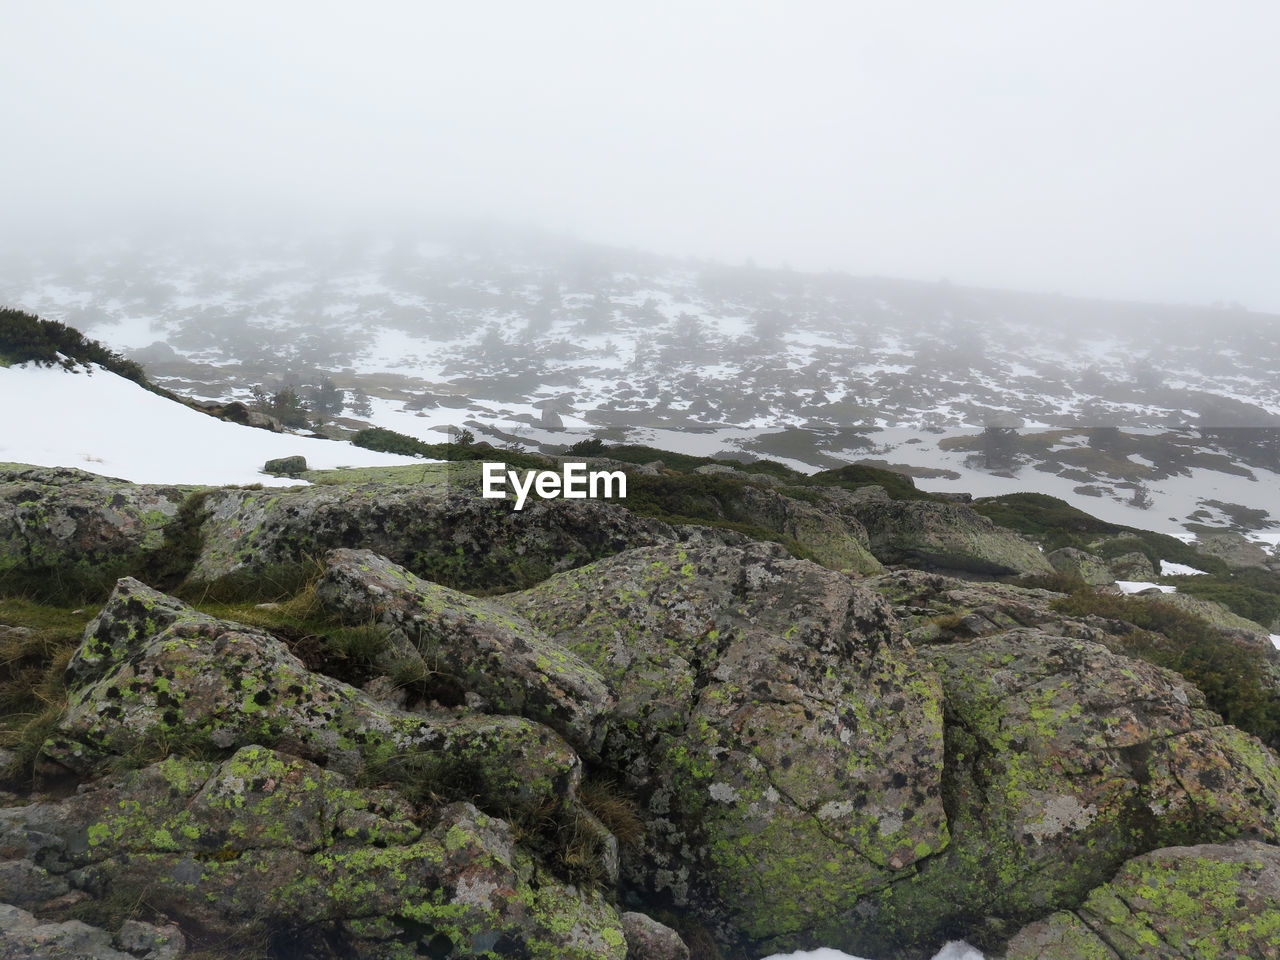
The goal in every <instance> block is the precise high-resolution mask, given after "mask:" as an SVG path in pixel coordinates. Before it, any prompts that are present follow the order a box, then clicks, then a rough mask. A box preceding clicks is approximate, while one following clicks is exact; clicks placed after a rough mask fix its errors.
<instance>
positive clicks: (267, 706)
mask: <svg viewBox="0 0 1280 960" xmlns="http://www.w3.org/2000/svg"><path fill="white" fill-rule="evenodd" d="M68 679H69V680H70V682H71V685H70V697H69V700H68V705H67V710H66V713H65V715H64V716H63V718H62V720H61V721H60V722H59V724H58V726H57V728H56V730H55V732H54V734H53V735H52V736H51V737H50V738H49V740H48V742H47V743H46V744H45V746H44V751H43V752H44V755H45V757H47V758H48V759H49V760H52V761H56V762H58V763H60V764H62V765H63V766H65V767H67V768H69V769H71V770H74V771H76V772H77V773H79V774H88V773H91V772H93V771H95V770H99V769H101V768H102V767H103V764H104V762H105V761H109V760H112V759H113V758H136V757H139V756H142V757H145V756H147V755H148V753H152V754H154V753H155V752H157V751H160V752H165V751H168V750H172V749H179V750H182V751H185V752H197V753H208V752H213V753H217V752H218V751H226V750H230V749H234V748H236V747H240V746H244V745H247V744H266V745H269V746H270V745H283V746H286V747H287V748H288V749H289V750H291V751H292V752H294V753H296V754H297V755H299V756H301V757H303V758H307V759H312V760H315V761H317V762H324V763H325V764H326V765H328V766H329V767H331V768H333V769H338V770H342V771H344V772H346V773H349V774H352V775H355V774H360V773H369V774H370V775H374V776H381V777H384V778H387V777H400V778H404V777H412V778H415V779H417V780H419V781H421V785H422V786H423V787H425V788H427V789H432V790H434V791H436V792H439V793H443V794H446V795H447V794H448V793H450V791H451V788H452V786H453V785H452V784H451V780H457V781H458V782H460V783H463V784H465V785H466V786H467V788H468V789H469V790H478V791H479V793H480V794H481V795H483V796H485V797H486V798H487V799H488V800H489V801H491V802H492V803H493V804H495V805H497V806H500V805H503V804H508V805H514V806H516V807H528V806H538V805H540V804H544V803H547V802H549V801H550V802H555V803H563V802H567V801H568V800H569V799H571V798H572V795H573V791H574V788H575V785H576V783H577V781H578V778H579V776H580V767H581V764H580V761H579V759H578V757H577V755H576V754H575V753H574V752H573V750H572V749H571V748H570V747H569V745H568V744H566V743H565V742H564V741H563V740H562V739H561V738H560V737H559V735H557V734H556V733H555V732H554V731H552V730H550V729H549V728H546V727H543V726H540V725H538V724H534V723H531V722H530V721H527V720H523V719H521V718H518V717H512V716H488V715H484V714H476V713H449V712H441V713H438V714H436V715H432V716H425V715H421V714H415V713H408V712H405V711H399V710H394V709H391V708H388V707H386V706H384V705H381V704H379V703H376V702H375V701H374V700H372V699H371V698H370V697H368V696H367V695H365V694H364V693H362V692H361V691H359V690H356V689H354V688H352V687H350V686H348V685H347V684H345V683H342V682H341V681H339V680H335V679H333V678H332V677H328V676H325V675H323V674H319V673H313V672H312V671H310V670H308V669H307V668H306V667H305V666H304V665H303V663H302V661H300V660H299V659H298V658H297V657H296V656H294V655H293V654H292V653H291V652H290V651H289V650H288V648H287V647H285V645H284V644H283V643H281V642H280V641H279V640H276V639H275V638H274V637H272V636H270V635H268V634H266V633H264V632H262V631H260V630H255V629H253V628H251V627H246V626H243V625H241V624H235V623H230V622H228V621H222V620H216V619H214V618H212V617H207V616H204V615H202V614H198V613H196V612H195V611H192V610H191V609H190V608H189V607H187V606H186V605H185V604H182V603H181V602H180V601H176V600H173V599H172V598H162V599H161V598H160V597H158V596H157V594H156V593H155V591H151V590H150V589H149V588H147V587H145V586H143V585H141V584H139V583H137V582H136V581H133V580H128V579H126V580H122V581H121V582H120V584H119V585H118V586H117V588H116V591H115V592H114V593H113V594H112V596H111V599H110V601H109V602H108V603H107V606H106V608H105V610H104V612H103V615H102V616H100V617H99V618H98V619H97V620H95V621H94V622H93V623H91V624H90V625H89V628H88V630H87V635H86V639H85V643H84V645H83V646H82V648H81V651H80V652H79V653H78V654H77V656H76V658H75V663H73V665H72V667H71V669H70V670H69V672H68Z"/></svg>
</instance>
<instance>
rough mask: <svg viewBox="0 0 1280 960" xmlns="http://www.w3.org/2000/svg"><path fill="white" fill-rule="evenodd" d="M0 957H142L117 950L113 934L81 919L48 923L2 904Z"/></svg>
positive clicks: (84, 959) (11, 959)
mask: <svg viewBox="0 0 1280 960" xmlns="http://www.w3.org/2000/svg"><path fill="white" fill-rule="evenodd" d="M0 960H138V958H137V957H136V956H134V955H133V954H129V953H122V952H121V951H119V950H116V949H115V947H114V946H113V945H112V942H111V934H109V933H107V931H105V930H102V929H100V928H98V927H91V926H89V924H87V923H81V922H80V921H79V920H68V921H66V922H64V923H47V922H44V921H42V920H39V919H37V918H36V917H34V916H32V915H31V914H30V913H28V912H27V911H25V910H23V909H21V908H19V907H15V906H12V905H11V904H7V903H0Z"/></svg>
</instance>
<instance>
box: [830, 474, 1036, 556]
mask: <svg viewBox="0 0 1280 960" xmlns="http://www.w3.org/2000/svg"><path fill="white" fill-rule="evenodd" d="M864 489H865V488H864ZM853 509H854V514H855V516H856V517H857V518H858V519H859V520H860V521H861V522H862V525H863V526H864V527H865V528H866V531H867V535H868V537H869V541H870V546H871V552H872V553H873V554H874V555H875V557H876V559H877V560H879V561H880V562H881V563H908V564H912V565H924V566H928V567H934V568H940V569H944V570H961V571H966V572H970V573H980V574H992V575H1000V574H1027V573H1050V572H1052V570H1053V568H1052V567H1051V566H1050V565H1049V562H1048V561H1047V560H1046V559H1045V558H1044V555H1043V554H1042V553H1040V551H1039V550H1037V549H1036V547H1035V545H1034V544H1032V543H1030V542H1029V541H1027V540H1025V539H1023V538H1022V537H1021V536H1019V535H1018V534H1016V533H1014V532H1013V531H1012V530H1007V529H1005V528H1004V527H998V526H996V525H995V524H994V523H992V522H991V520H989V519H988V518H987V517H984V516H982V515H981V514H978V513H976V512H975V511H974V510H972V509H971V508H969V507H966V506H964V505H963V504H959V503H936V502H932V501H926V500H888V499H885V500H880V499H877V498H873V497H870V496H868V497H867V498H866V499H864V500H863V501H862V502H861V503H857V504H855V505H854V508H853Z"/></svg>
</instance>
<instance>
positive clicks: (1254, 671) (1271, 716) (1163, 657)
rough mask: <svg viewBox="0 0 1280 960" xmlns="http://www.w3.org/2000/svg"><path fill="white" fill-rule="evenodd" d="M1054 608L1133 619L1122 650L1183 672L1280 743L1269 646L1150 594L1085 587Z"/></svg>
mask: <svg viewBox="0 0 1280 960" xmlns="http://www.w3.org/2000/svg"><path fill="white" fill-rule="evenodd" d="M1053 608H1054V609H1055V610H1057V611H1059V612H1061V613H1065V614H1068V615H1069V616H1073V617H1084V616H1089V615H1093V616H1099V617H1105V618H1107V619H1111V620H1123V621H1125V622H1126V623H1130V624H1132V625H1133V626H1134V627H1136V628H1137V629H1136V630H1133V631H1131V632H1130V633H1128V634H1126V635H1125V636H1123V637H1121V638H1120V640H1119V645H1120V648H1121V649H1120V652H1122V653H1124V654H1125V655H1126V656H1131V657H1136V658H1138V659H1141V660H1146V661H1147V662H1149V663H1154V664H1156V665H1157V666H1161V667H1166V668H1168V669H1170V670H1174V671H1176V672H1177V673H1180V674H1182V676H1184V677H1186V678H1187V680H1189V681H1190V682H1191V683H1193V684H1195V685H1196V686H1197V687H1198V688H1199V689H1200V691H1201V692H1202V693H1203V694H1204V696H1205V700H1206V702H1207V703H1208V704H1209V707H1210V709H1212V710H1215V711H1217V712H1218V713H1219V714H1220V715H1221V716H1222V718H1223V720H1225V721H1226V722H1227V723H1230V724H1233V725H1235V726H1237V727H1239V728H1240V729H1241V730H1245V731H1247V732H1249V733H1252V734H1253V735H1254V736H1256V737H1258V738H1259V739H1261V740H1262V741H1263V742H1264V743H1266V744H1268V745H1269V746H1272V747H1275V746H1277V745H1280V694H1277V692H1276V691H1274V690H1271V689H1268V688H1267V686H1266V685H1265V684H1264V681H1263V678H1264V677H1266V676H1267V675H1268V672H1269V668H1268V664H1267V660H1266V654H1265V653H1264V652H1263V651H1261V650H1258V649H1255V648H1254V647H1252V646H1250V645H1248V644H1246V643H1238V642H1234V641H1232V640H1230V639H1229V638H1227V637H1225V636H1224V635H1223V634H1221V633H1220V632H1218V631H1217V630H1215V629H1214V628H1213V627H1212V626H1211V625H1210V623H1209V622H1208V621H1207V620H1205V619H1204V618H1203V617H1201V616H1199V615H1198V614H1195V613H1191V612H1190V611H1187V610H1183V609H1181V608H1179V607H1175V606H1173V605H1172V604H1168V603H1162V602H1160V601H1159V600H1153V599H1149V598H1146V597H1125V596H1112V595H1109V594H1102V593H1095V592H1093V591H1092V590H1079V591H1076V592H1075V593H1072V594H1071V595H1070V596H1069V597H1063V598H1062V599H1061V600H1055V601H1054V603H1053Z"/></svg>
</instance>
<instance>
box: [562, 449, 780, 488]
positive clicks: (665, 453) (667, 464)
mask: <svg viewBox="0 0 1280 960" xmlns="http://www.w3.org/2000/svg"><path fill="white" fill-rule="evenodd" d="M570 449H572V448H570ZM603 455H604V456H606V457H608V458H609V459H611V460H621V461H622V462H623V463H639V464H645V463H653V462H654V461H655V460H659V461H661V462H662V466H663V468H664V469H667V470H675V471H679V472H680V473H693V471H695V470H697V469H698V467H705V466H710V465H715V466H721V467H732V468H733V469H734V470H737V471H739V472H740V473H744V474H751V473H767V474H769V475H770V476H774V477H781V478H783V479H784V480H796V481H798V480H801V479H803V477H804V476H805V475H804V474H803V473H800V471H798V470H792V469H791V468H790V467H788V466H787V465H785V464H782V463H778V462H777V461H776V460H749V461H743V460H727V459H720V458H716V457H699V456H695V455H693V454H690V453H674V452H673V451H671V450H659V449H658V448H657V447H646V446H644V445H643V444H636V443H626V444H619V445H618V446H613V447H607V448H605V452H604V454H603Z"/></svg>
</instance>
